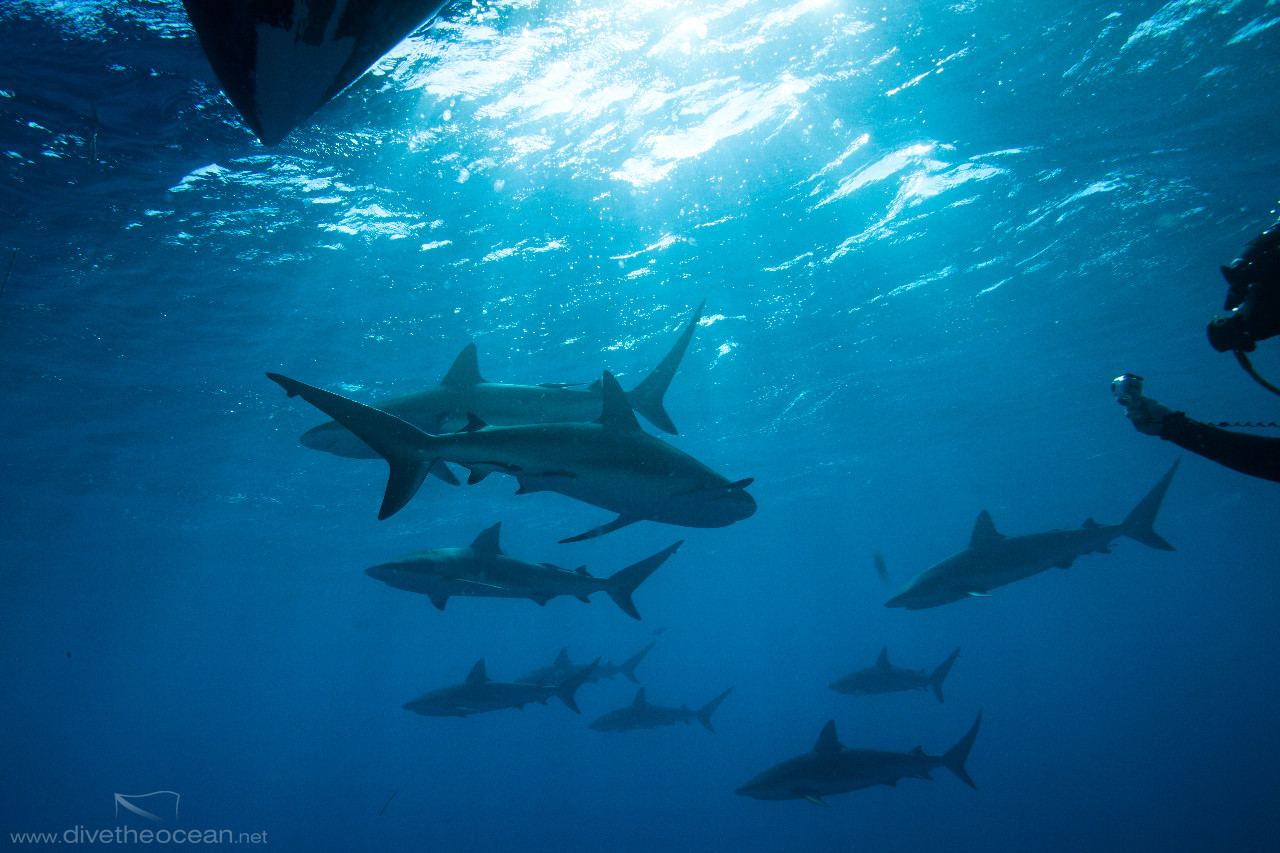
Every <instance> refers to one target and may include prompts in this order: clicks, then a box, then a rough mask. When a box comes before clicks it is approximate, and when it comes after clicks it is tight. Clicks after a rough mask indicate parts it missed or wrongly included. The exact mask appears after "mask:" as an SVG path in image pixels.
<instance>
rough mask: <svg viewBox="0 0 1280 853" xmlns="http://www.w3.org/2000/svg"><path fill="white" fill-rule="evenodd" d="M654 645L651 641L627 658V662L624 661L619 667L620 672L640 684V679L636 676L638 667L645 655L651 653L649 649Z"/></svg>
mask: <svg viewBox="0 0 1280 853" xmlns="http://www.w3.org/2000/svg"><path fill="white" fill-rule="evenodd" d="M653 646H654V644H653V643H650V644H649V645H647V646H645V647H644V648H643V649H641V650H640V651H638V652H636V653H635V654H634V655H632V656H631V657H629V658H627V660H626V662H625V663H623V664H622V666H620V667H618V672H620V673H622V674H623V675H625V676H626V677H627V678H629V679H631V680H632V681H633V682H635V683H636V684H639V683H640V679H638V678H636V667H637V666H639V665H640V661H642V660H644V656H645V655H647V654H649V651H650V650H651V649H652V648H653Z"/></svg>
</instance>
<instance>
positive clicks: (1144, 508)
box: [1120, 459, 1182, 551]
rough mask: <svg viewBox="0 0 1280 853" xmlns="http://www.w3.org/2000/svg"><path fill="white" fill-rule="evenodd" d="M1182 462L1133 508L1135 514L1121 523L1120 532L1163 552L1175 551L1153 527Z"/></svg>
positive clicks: (1174, 465)
mask: <svg viewBox="0 0 1280 853" xmlns="http://www.w3.org/2000/svg"><path fill="white" fill-rule="evenodd" d="M1181 461H1182V460H1181V459H1178V460H1176V461H1175V462H1174V463H1173V467H1172V468H1170V469H1169V472H1168V473H1167V474H1165V475H1164V476H1163V477H1161V478H1160V482H1158V483H1156V485H1155V488H1153V489H1152V490H1151V491H1149V492H1147V496H1146V497H1145V498H1143V499H1142V501H1141V502H1139V504H1138V505H1137V506H1136V507H1134V508H1133V512H1131V513H1129V515H1128V517H1127V518H1125V520H1124V521H1123V522H1122V523H1121V525H1120V532H1121V533H1122V534H1123V535H1125V536H1128V537H1129V538H1130V539H1136V540H1138V541H1139V542H1141V543H1142V544H1143V545H1146V546H1148V547H1151V548H1157V549H1159V550H1161V551H1173V550H1175V549H1174V547H1173V546H1172V545H1170V544H1169V543H1168V542H1166V541H1164V538H1163V537H1161V536H1160V534H1159V533H1156V531H1155V527H1154V526H1153V525H1154V524H1155V521H1156V513H1158V512H1159V511H1160V504H1161V502H1162V501H1163V500H1164V493H1165V492H1167V491H1169V483H1171V482H1172V481H1173V472H1175V471H1177V470H1178V463H1179V462H1181Z"/></svg>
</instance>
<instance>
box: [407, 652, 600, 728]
mask: <svg viewBox="0 0 1280 853" xmlns="http://www.w3.org/2000/svg"><path fill="white" fill-rule="evenodd" d="M598 662H599V659H597V660H596V661H594V662H592V663H589V664H587V665H586V666H581V667H579V668H578V669H577V670H576V671H574V672H573V673H572V674H571V675H569V676H567V677H566V678H564V679H563V680H561V681H560V682H558V683H556V684H522V683H517V682H514V681H494V680H492V679H491V678H489V676H488V675H487V674H486V673H485V668H484V659H483V658H481V659H480V660H478V661H476V664H475V666H473V667H472V668H471V672H470V673H469V674H468V675H467V679H466V681H463V682H461V683H460V684H451V685H449V686H447V687H441V688H438V689H436V690H432V691H430V692H428V693H424V694H422V695H421V696H419V697H418V698H417V699H414V700H413V701H412V702H406V703H405V705H404V708H405V710H406V711H413V712H414V713H415V714H422V715H423V716H426V717H466V716H468V715H470V714H482V713H485V712H486V711H501V710H503V709H506V708H519V709H521V710H523V709H524V706H525V705H528V704H529V703H531V702H537V703H538V704H540V705H545V704H547V700H548V699H550V698H551V697H552V696H555V697H556V698H557V699H559V700H560V701H561V702H563V703H564V704H565V707H567V708H568V709H569V710H570V711H573V712H574V713H575V714H580V713H582V712H581V711H580V710H579V709H578V703H577V701H576V700H575V699H574V695H573V694H574V693H576V692H577V691H578V688H579V687H581V686H582V685H583V684H585V683H586V681H587V679H588V678H590V677H591V671H592V670H593V669H595V666H596V663H598Z"/></svg>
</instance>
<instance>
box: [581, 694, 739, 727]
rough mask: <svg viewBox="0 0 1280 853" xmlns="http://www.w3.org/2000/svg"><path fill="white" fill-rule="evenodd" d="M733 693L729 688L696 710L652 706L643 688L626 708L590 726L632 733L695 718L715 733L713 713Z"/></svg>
mask: <svg viewBox="0 0 1280 853" xmlns="http://www.w3.org/2000/svg"><path fill="white" fill-rule="evenodd" d="M731 692H733V688H732V687H730V688H729V689H728V690H726V691H725V692H723V693H721V694H720V695H719V696H717V697H716V698H714V699H712V700H711V701H710V702H708V703H707V704H705V705H703V706H702V707H701V708H699V709H698V710H696V711H691V710H690V709H689V706H688V705H681V706H680V707H679V708H667V707H664V706H662V705H651V704H649V702H648V700H646V699H645V698H644V688H643V687H641V688H640V689H639V690H637V691H636V698H635V699H634V700H633V701H632V703H631V704H630V705H628V706H626V707H625V708H619V709H617V710H616V711H610V712H609V713H607V714H605V715H604V716H602V717H601V718H600V719H598V720H596V721H595V722H593V723H591V724H590V725H589V726H588V728H592V729H595V730H596V731H598V732H630V731H635V730H636V729H656V728H657V727H658V726H674V725H675V724H676V723H692V722H693V721H694V720H697V721H698V722H700V723H702V725H704V726H706V727H707V731H709V732H712V733H713V734H714V733H715V729H713V728H712V727H711V715H712V714H714V713H715V711H716V708H719V707H720V703H721V702H723V701H724V698H725V697H726V696H728V695H729V694H730V693H731Z"/></svg>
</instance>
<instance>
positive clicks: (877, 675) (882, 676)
mask: <svg viewBox="0 0 1280 853" xmlns="http://www.w3.org/2000/svg"><path fill="white" fill-rule="evenodd" d="M959 656H960V650H959V649H956V650H955V651H954V652H952V653H951V656H950V657H948V658H947V659H946V660H944V661H943V662H942V663H940V664H939V665H938V668H937V669H935V670H934V671H933V673H932V674H929V673H926V672H925V671H924V670H923V669H903V668H902V667H897V666H894V665H893V664H891V663H889V647H888V646H885V647H884V648H883V649H881V650H880V657H878V658H877V659H876V663H875V666H872V667H868V668H867V669H860V670H858V671H857V672H851V673H849V674H848V675H846V676H845V677H844V678H841V679H840V680H839V681H835V682H832V684H831V689H832V690H834V691H836V692H837V693H847V694H849V695H851V696H864V695H867V694H870V693H898V692H900V691H904V690H932V691H933V693H934V695H935V696H937V697H938V701H939V702H942V701H945V700H944V699H943V698H942V681H943V679H945V678H946V677H947V673H949V672H950V671H951V665H952V664H953V663H955V662H956V658H958V657H959Z"/></svg>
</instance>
